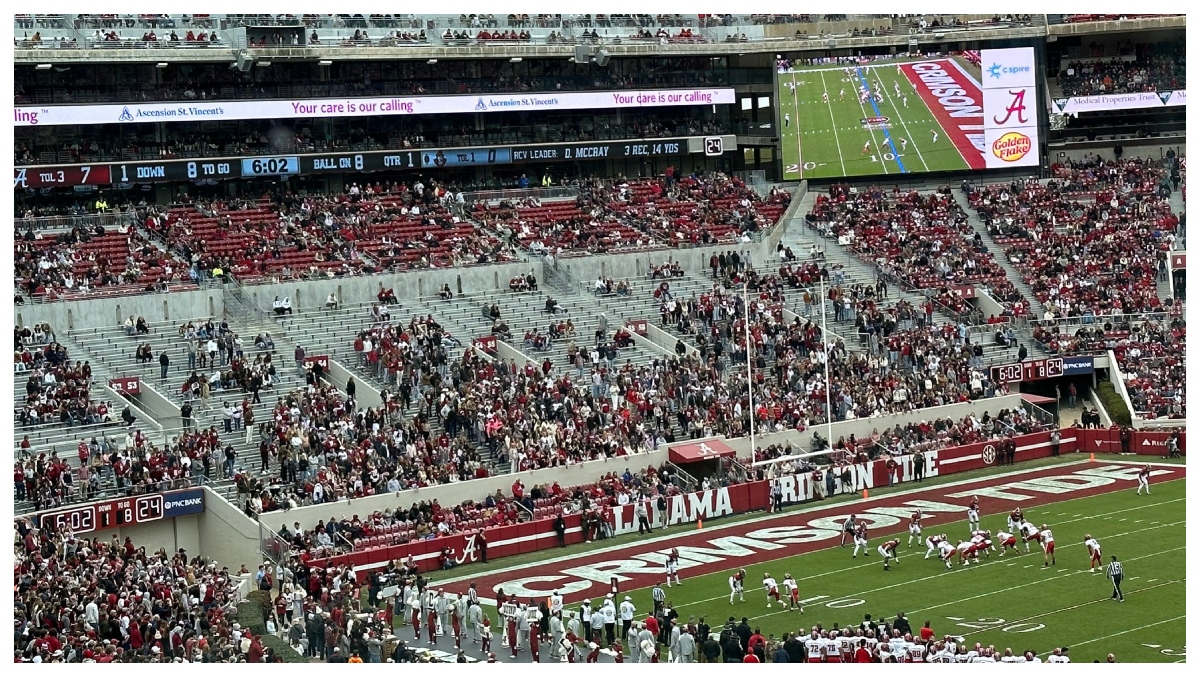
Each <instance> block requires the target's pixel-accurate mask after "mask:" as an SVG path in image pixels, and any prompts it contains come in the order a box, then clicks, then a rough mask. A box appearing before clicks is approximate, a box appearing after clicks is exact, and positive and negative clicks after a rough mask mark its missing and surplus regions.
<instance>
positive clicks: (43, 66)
mask: <svg viewBox="0 0 1200 677" xmlns="http://www.w3.org/2000/svg"><path fill="white" fill-rule="evenodd" d="M53 67H54V64H49V63H39V64H38V65H37V69H38V70H40V71H48V70H50V69H51V68H53Z"/></svg>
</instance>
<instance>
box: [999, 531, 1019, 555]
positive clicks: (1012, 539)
mask: <svg viewBox="0 0 1200 677" xmlns="http://www.w3.org/2000/svg"><path fill="white" fill-rule="evenodd" d="M996 545H998V546H1000V556H1001V557H1004V553H1006V552H1008V551H1009V550H1010V549H1011V550H1012V551H1013V553H1015V554H1018V555H1019V554H1021V551H1020V550H1017V537H1016V536H1014V535H1012V534H1010V533H1008V532H1007V531H997V532H996Z"/></svg>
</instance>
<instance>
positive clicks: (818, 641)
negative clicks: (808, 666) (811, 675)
mask: <svg viewBox="0 0 1200 677" xmlns="http://www.w3.org/2000/svg"><path fill="white" fill-rule="evenodd" d="M824 650H825V640H824V639H823V638H822V637H821V634H820V632H818V630H817V629H816V628H813V629H812V633H811V634H810V635H809V636H808V637H807V638H806V639H805V640H804V653H805V655H807V656H808V662H809V663H823V662H824V660H823V659H822V656H821V654H822V652H824Z"/></svg>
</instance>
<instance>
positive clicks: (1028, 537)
mask: <svg viewBox="0 0 1200 677" xmlns="http://www.w3.org/2000/svg"><path fill="white" fill-rule="evenodd" d="M1021 537H1022V538H1024V540H1025V552H1027V553H1028V552H1029V543H1030V541H1036V542H1037V544H1038V545H1041V544H1042V537H1041V534H1039V533H1038V528H1037V527H1035V526H1034V525H1033V523H1031V522H1028V521H1025V522H1021Z"/></svg>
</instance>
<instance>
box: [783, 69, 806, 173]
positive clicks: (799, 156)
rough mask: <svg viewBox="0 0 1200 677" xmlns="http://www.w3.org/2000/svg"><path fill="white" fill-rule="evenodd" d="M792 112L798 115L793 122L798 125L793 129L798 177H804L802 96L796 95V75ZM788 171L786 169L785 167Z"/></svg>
mask: <svg viewBox="0 0 1200 677" xmlns="http://www.w3.org/2000/svg"><path fill="white" fill-rule="evenodd" d="M792 112H793V113H795V114H796V119H795V120H792V122H793V123H794V124H795V125H796V126H795V127H794V128H793V129H795V130H796V176H797V177H800V178H803V177H804V144H803V143H802V140H801V138H800V137H801V136H803V135H804V132H802V131H801V130H800V96H799V95H798V94H797V93H796V74H795V73H792ZM785 169H786V167H785Z"/></svg>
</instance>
